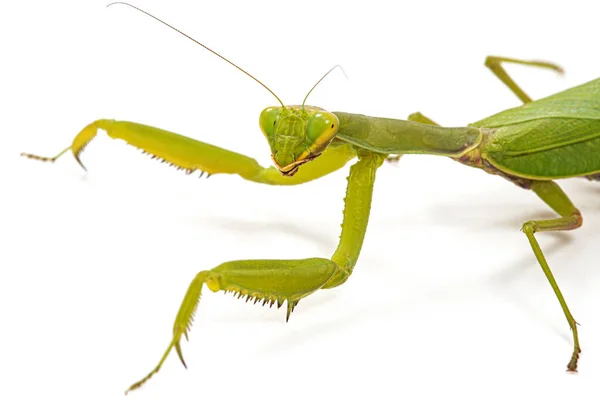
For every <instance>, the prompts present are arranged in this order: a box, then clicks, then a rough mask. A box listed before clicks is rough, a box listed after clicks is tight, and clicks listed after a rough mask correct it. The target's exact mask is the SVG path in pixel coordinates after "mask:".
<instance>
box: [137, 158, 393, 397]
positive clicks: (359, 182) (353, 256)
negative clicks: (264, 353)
mask: <svg viewBox="0 0 600 400" xmlns="http://www.w3.org/2000/svg"><path fill="white" fill-rule="evenodd" d="M384 157H385V156H384V155H378V154H362V155H360V156H359V162H358V163H356V164H355V165H353V166H352V167H351V168H350V176H349V177H348V187H347V191H346V198H345V207H344V220H343V223H342V233H341V235H340V242H339V245H338V247H337V249H336V251H335V253H334V254H333V256H332V257H331V259H326V258H308V259H301V260H239V261H230V262H226V263H224V264H221V265H219V266H218V267H216V268H213V269H211V270H209V271H202V272H200V273H198V275H196V277H195V278H194V279H193V280H192V282H191V283H190V286H189V288H188V290H187V293H186V295H185V297H184V298H183V301H182V303H181V306H180V308H179V312H178V313H177V316H176V318H175V323H174V325H173V338H172V340H171V343H170V344H169V346H168V347H167V350H166V351H165V352H164V354H163V356H162V358H161V359H160V361H159V363H158V365H157V366H156V367H155V368H154V369H153V370H152V371H151V372H150V373H149V374H148V375H146V376H145V377H144V378H143V379H141V380H140V381H138V382H136V383H134V384H133V385H131V387H129V389H128V390H127V392H129V391H131V390H135V389H137V388H139V387H140V386H142V385H143V384H144V383H145V382H146V381H148V379H150V378H151V377H152V376H153V375H154V374H156V373H157V372H158V371H159V370H160V368H161V366H162V364H163V362H164V361H165V359H166V358H167V356H168V355H169V353H170V352H171V350H172V349H173V348H175V351H176V352H177V355H178V356H179V359H180V360H181V362H182V363H183V365H184V366H185V362H184V360H183V355H182V353H181V345H180V341H181V336H182V335H183V336H185V337H186V338H187V334H188V331H189V329H190V327H191V323H192V318H193V315H194V311H195V310H196V307H197V305H198V302H199V300H200V295H201V293H202V287H203V286H204V285H206V286H208V288H209V289H210V290H212V291H213V292H216V291H219V290H222V291H225V292H233V293H234V294H236V295H237V296H238V297H245V298H246V301H249V300H254V302H255V303H256V302H258V301H262V303H263V305H264V304H267V303H268V304H269V305H273V304H277V306H278V307H281V306H282V305H283V304H284V303H287V314H286V321H287V320H288V319H289V317H290V314H291V312H292V311H293V310H294V307H295V306H296V304H298V302H299V301H300V299H302V298H304V297H306V296H308V295H310V294H311V293H313V292H315V291H316V290H318V289H328V288H333V287H336V286H339V285H341V284H342V283H344V282H345V281H346V280H347V279H348V277H349V276H350V274H351V273H352V270H353V268H354V265H355V264H356V262H357V260H358V256H359V254H360V249H361V247H362V243H363V239H364V236H365V232H366V228H367V223H368V220H369V212H370V209H371V198H372V193H373V184H374V182H375V172H376V170H377V168H378V167H379V166H381V164H382V163H383V160H384Z"/></svg>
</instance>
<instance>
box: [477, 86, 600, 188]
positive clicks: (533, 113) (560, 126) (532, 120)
mask: <svg viewBox="0 0 600 400" xmlns="http://www.w3.org/2000/svg"><path fill="white" fill-rule="evenodd" d="M472 125H473V126H477V127H482V128H493V129H494V131H493V133H492V135H491V138H490V141H489V142H488V143H487V144H486V145H484V149H483V152H484V157H485V158H486V159H487V160H488V161H490V162H491V163H492V164H493V165H494V166H496V167H497V168H499V169H500V170H503V171H505V172H508V173H511V174H515V175H518V176H522V177H528V178H534V179H535V178H537V179H556V178H567V177H572V176H584V175H590V174H594V173H597V172H598V171H600V79H596V80H594V81H591V82H588V83H585V84H583V85H580V86H576V87H574V88H572V89H569V90H566V91H564V92H560V93H557V94H554V95H552V96H549V97H546V98H543V99H540V100H537V101H534V102H531V103H527V104H525V105H523V106H520V107H516V108H512V109H509V110H506V111H503V112H501V113H498V114H496V115H493V116H491V117H489V118H486V119H483V120H481V121H478V122H476V123H474V124H472Z"/></svg>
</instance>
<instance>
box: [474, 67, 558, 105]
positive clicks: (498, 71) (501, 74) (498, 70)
mask: <svg viewBox="0 0 600 400" xmlns="http://www.w3.org/2000/svg"><path fill="white" fill-rule="evenodd" d="M503 62H507V63H513V64H521V65H531V66H534V67H540V68H548V69H552V70H554V71H556V72H558V73H559V74H563V72H564V71H563V69H562V68H561V67H560V66H558V65H556V64H553V63H549V62H545V61H525V60H517V59H514V58H507V57H495V56H488V57H487V58H486V59H485V66H486V67H488V68H489V69H490V70H491V71H492V72H493V73H494V75H496V76H497V77H498V78H499V79H500V80H501V81H502V82H504V84H505V85H506V86H508V88H509V89H510V90H511V91H512V92H513V93H514V94H516V95H517V97H518V98H519V99H520V100H521V101H522V102H523V103H530V102H531V97H529V96H528V95H527V94H526V93H525V92H524V91H523V89H521V88H520V87H519V85H517V84H516V83H515V81H514V80H513V79H512V78H511V77H510V76H509V75H508V74H507V73H506V71H505V70H504V68H503V67H502V63H503Z"/></svg>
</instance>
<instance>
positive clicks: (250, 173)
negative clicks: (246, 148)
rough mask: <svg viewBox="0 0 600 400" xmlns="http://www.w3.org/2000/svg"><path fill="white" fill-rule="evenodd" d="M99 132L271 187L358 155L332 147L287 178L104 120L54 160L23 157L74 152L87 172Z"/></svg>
mask: <svg viewBox="0 0 600 400" xmlns="http://www.w3.org/2000/svg"><path fill="white" fill-rule="evenodd" d="M98 129H102V130H104V131H106V133H107V134H108V135H109V136H110V137H111V138H113V139H123V140H125V141H126V142H127V143H129V144H130V145H132V146H135V147H137V148H139V149H142V150H143V151H144V152H145V153H148V154H150V155H151V156H152V158H158V159H160V160H162V161H163V162H168V163H169V164H171V165H174V166H175V167H177V168H179V169H183V170H184V171H186V172H187V173H188V174H191V173H193V172H194V171H196V170H199V171H201V173H204V172H206V173H208V174H209V175H212V174H237V175H240V176H241V177H242V178H244V179H247V180H250V181H253V182H258V183H265V184H270V185H297V184H300V183H304V182H308V181H311V180H313V179H317V178H320V177H322V176H324V175H327V174H329V173H331V172H333V171H335V170H337V169H339V168H341V167H343V166H344V165H345V164H346V163H347V162H348V161H349V160H351V159H352V158H354V157H355V156H356V152H355V151H354V150H353V149H352V147H351V146H350V145H340V146H330V147H329V148H328V149H327V150H326V151H325V152H323V154H322V155H321V156H320V157H318V158H316V159H315V160H314V161H311V162H310V163H307V164H305V165H303V166H302V168H300V170H299V171H298V173H297V174H295V175H294V176H292V177H288V176H282V174H281V173H280V172H279V171H278V170H277V169H276V168H274V167H270V168H264V167H261V166H260V165H259V164H258V162H257V161H256V160H254V159H253V158H250V157H247V156H245V155H242V154H239V153H235V152H233V151H229V150H226V149H223V148H221V147H217V146H213V145H211V144H207V143H203V142H200V141H198V140H195V139H192V138H189V137H186V136H182V135H179V134H176V133H173V132H169V131H165V130H162V129H158V128H154V127H151V126H147V125H142V124H138V123H135V122H126V121H114V120H105V119H102V120H98V121H95V122H93V123H91V124H89V125H88V126H86V127H85V128H83V130H82V131H81V132H80V133H79V134H78V135H77V136H76V137H75V139H73V143H72V144H71V146H69V147H67V148H66V149H64V150H63V151H62V152H60V153H59V154H58V155H56V156H55V157H52V158H50V157H40V156H36V155H33V154H29V153H21V155H22V156H25V157H28V158H32V159H36V160H40V161H49V162H54V161H56V159H57V158H59V157H60V156H62V155H63V154H65V153H66V152H67V151H69V150H71V151H72V152H73V155H74V156H75V159H76V160H77V162H78V163H79V165H81V167H82V168H83V169H85V167H84V166H83V164H82V163H81V160H80V158H79V156H80V155H81V152H82V151H83V150H84V149H85V147H86V146H87V145H88V144H89V143H90V141H91V140H92V139H93V138H94V137H95V136H96V134H97V132H98Z"/></svg>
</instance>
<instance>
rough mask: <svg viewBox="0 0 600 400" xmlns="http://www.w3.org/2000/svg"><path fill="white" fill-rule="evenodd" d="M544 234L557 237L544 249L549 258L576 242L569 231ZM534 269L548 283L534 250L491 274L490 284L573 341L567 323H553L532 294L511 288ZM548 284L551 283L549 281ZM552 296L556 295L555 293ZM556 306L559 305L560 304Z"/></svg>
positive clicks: (507, 298) (562, 335) (506, 298)
mask: <svg viewBox="0 0 600 400" xmlns="http://www.w3.org/2000/svg"><path fill="white" fill-rule="evenodd" d="M543 234H544V235H545V236H553V237H554V238H555V239H556V242H555V243H554V244H552V245H546V246H544V248H543V249H542V250H543V252H544V255H545V256H546V258H547V259H548V258H549V256H550V255H551V254H554V253H556V252H558V251H560V250H563V249H565V248H566V247H567V246H568V245H569V244H571V243H573V242H574V238H573V236H572V235H569V233H568V232H544V233H543ZM566 267H567V266H561V265H556V266H551V267H550V268H551V269H552V271H558V270H560V269H561V268H566ZM534 269H537V270H539V279H543V281H544V282H545V283H547V280H546V277H545V276H544V275H543V272H542V270H541V267H540V265H539V263H538V261H537V259H536V258H535V255H534V254H533V250H532V251H531V253H530V254H528V255H523V256H522V257H521V258H520V259H518V260H517V261H515V262H513V263H511V264H510V266H509V267H507V268H506V269H504V270H502V271H500V272H497V273H493V274H491V275H490V276H489V278H488V281H489V284H490V286H492V287H494V288H495V289H496V290H497V292H498V293H502V294H503V295H504V296H503V297H504V299H505V300H507V301H509V302H511V303H513V304H515V305H516V308H518V309H520V310H522V311H523V312H525V313H527V314H528V315H529V316H531V317H532V318H535V319H536V320H538V321H540V322H542V323H543V324H544V325H545V326H547V327H548V328H549V329H551V330H552V331H554V332H555V333H556V334H557V335H558V336H560V337H561V338H563V339H564V340H565V341H567V342H568V343H571V339H572V337H571V335H570V333H569V330H567V329H565V328H566V327H567V325H566V323H565V324H560V325H556V324H555V323H551V322H550V321H549V320H548V319H547V317H546V316H544V315H543V314H542V313H540V312H539V309H538V308H536V307H534V306H533V304H532V303H531V301H530V299H531V296H525V294H526V293H525V292H524V291H522V290H521V291H519V290H514V289H511V288H510V287H511V286H513V285H514V284H515V283H516V281H517V280H518V279H519V278H524V274H525V273H526V272H531V271H533V270H534ZM547 284H548V285H549V283H547ZM536 287H537V285H536ZM551 296H554V295H553V293H552V294H551ZM549 299H550V298H549ZM556 306H557V307H558V304H557V305H556Z"/></svg>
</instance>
